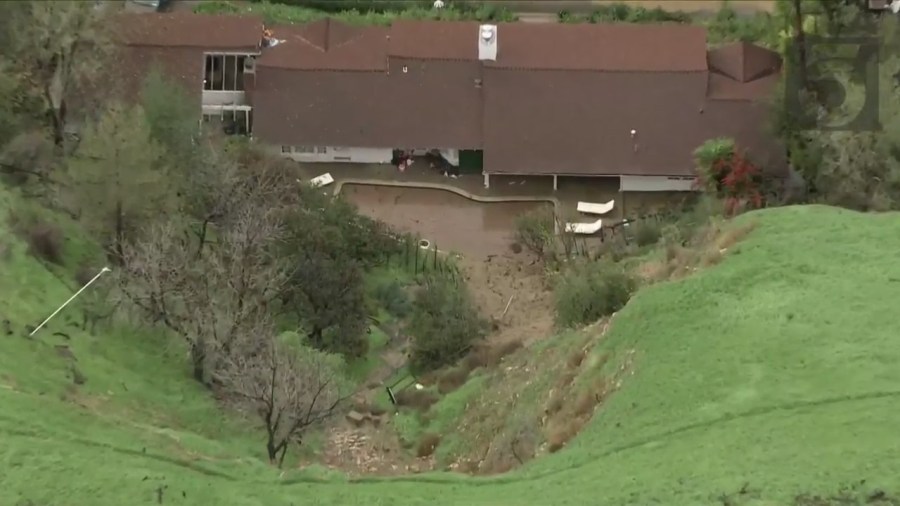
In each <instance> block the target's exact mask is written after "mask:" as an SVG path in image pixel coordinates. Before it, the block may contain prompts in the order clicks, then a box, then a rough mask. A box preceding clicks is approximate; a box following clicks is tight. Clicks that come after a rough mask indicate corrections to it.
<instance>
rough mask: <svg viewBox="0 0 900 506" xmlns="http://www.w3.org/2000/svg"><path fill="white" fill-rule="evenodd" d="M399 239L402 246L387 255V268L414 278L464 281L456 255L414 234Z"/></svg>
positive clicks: (384, 261) (385, 257) (384, 262)
mask: <svg viewBox="0 0 900 506" xmlns="http://www.w3.org/2000/svg"><path fill="white" fill-rule="evenodd" d="M397 239H398V241H399V242H400V246H399V247H398V248H397V249H396V250H395V251H392V252H388V253H387V254H385V256H384V258H383V265H384V266H385V267H397V268H400V269H402V270H405V271H406V272H408V273H410V274H412V275H413V276H419V275H425V274H437V275H440V276H442V277H445V278H447V279H449V280H451V281H454V282H459V280H460V279H462V275H461V273H460V269H459V265H458V264H457V263H456V258H455V255H453V254H452V253H449V252H446V251H441V250H440V249H438V246H437V244H436V243H433V242H431V241H429V240H428V239H423V238H421V237H419V236H416V235H412V234H404V235H402V236H400V237H398V238H397Z"/></svg>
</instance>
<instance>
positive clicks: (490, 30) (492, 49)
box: [478, 25, 497, 61]
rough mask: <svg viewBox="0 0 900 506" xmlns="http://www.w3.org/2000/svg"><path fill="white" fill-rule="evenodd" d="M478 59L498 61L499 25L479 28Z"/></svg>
mask: <svg viewBox="0 0 900 506" xmlns="http://www.w3.org/2000/svg"><path fill="white" fill-rule="evenodd" d="M478 59H479V60H482V61H484V60H490V61H496V60H497V25H481V26H480V27H479V28H478Z"/></svg>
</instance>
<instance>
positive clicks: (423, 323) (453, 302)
mask: <svg viewBox="0 0 900 506" xmlns="http://www.w3.org/2000/svg"><path fill="white" fill-rule="evenodd" d="M409 333H410V334H411V335H412V337H413V345H412V352H411V356H410V368H411V369H412V370H413V371H416V372H424V371H429V370H433V369H437V368H439V367H442V366H445V365H448V364H452V363H454V362H456V361H457V360H459V359H460V358H462V357H463V356H464V355H465V354H466V353H467V352H468V351H469V350H470V348H471V346H472V344H473V343H475V342H476V341H478V340H480V339H482V338H483V337H484V336H485V335H487V325H486V322H485V321H484V320H483V319H482V318H481V317H480V316H479V314H478V309H477V308H476V306H475V305H474V304H473V302H472V300H471V298H470V296H469V293H468V291H467V290H466V288H465V286H463V285H460V284H458V283H456V282H454V281H450V280H448V279H447V278H444V277H440V276H429V277H427V278H426V280H425V283H424V284H423V286H422V287H421V289H420V290H419V292H418V294H417V295H416V298H415V300H414V302H413V315H412V318H411V320H410V323H409Z"/></svg>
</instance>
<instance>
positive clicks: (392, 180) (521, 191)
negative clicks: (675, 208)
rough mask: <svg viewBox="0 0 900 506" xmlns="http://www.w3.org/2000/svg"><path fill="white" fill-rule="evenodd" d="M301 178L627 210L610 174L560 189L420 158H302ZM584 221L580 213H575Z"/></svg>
mask: <svg viewBox="0 0 900 506" xmlns="http://www.w3.org/2000/svg"><path fill="white" fill-rule="evenodd" d="M298 165H299V167H300V173H301V177H302V178H303V180H309V179H312V178H314V177H316V176H319V175H321V174H325V173H330V174H331V176H332V177H333V178H334V181H335V186H334V190H333V192H334V194H338V193H340V192H341V190H342V188H343V186H344V185H346V184H351V185H353V184H355V185H376V186H391V187H406V188H425V189H437V190H446V191H450V192H453V193H456V194H457V195H460V196H463V197H465V198H467V199H470V200H473V201H475V202H485V203H488V202H549V203H551V204H552V205H553V206H554V209H555V210H556V212H557V214H558V215H559V216H565V217H575V216H578V213H577V211H576V206H577V203H578V201H589V202H607V201H609V200H615V201H616V206H615V208H614V209H613V211H612V212H611V213H610V214H609V215H608V216H609V218H611V219H622V217H623V216H624V212H625V209H624V208H623V206H622V205H621V203H622V194H621V193H620V192H619V191H618V181H616V180H614V179H612V178H603V179H600V178H598V179H596V180H589V179H575V178H559V182H558V183H559V184H558V189H557V190H555V191H554V190H553V179H552V178H551V177H548V176H500V175H493V176H491V179H490V182H491V186H490V188H485V187H484V178H483V176H482V175H481V174H462V175H460V176H459V177H457V178H450V177H445V176H443V175H441V174H439V173H438V172H437V171H436V170H434V169H431V168H430V167H429V166H428V165H427V164H425V163H424V162H421V161H420V162H418V163H414V164H413V165H412V166H411V167H409V168H408V169H406V171H404V172H400V171H399V170H397V168H396V167H394V166H392V165H379V164H371V165H368V164H349V163H301V164H298ZM577 219H581V220H584V218H583V217H582V218H577Z"/></svg>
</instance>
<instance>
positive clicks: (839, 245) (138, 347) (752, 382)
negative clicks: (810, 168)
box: [0, 199, 900, 506]
mask: <svg viewBox="0 0 900 506" xmlns="http://www.w3.org/2000/svg"><path fill="white" fill-rule="evenodd" d="M10 200H11V199H4V201H5V202H6V201H10ZM740 220H751V221H755V222H757V223H758V225H757V228H756V230H755V231H754V232H753V233H752V234H751V235H750V236H749V237H748V238H747V240H746V241H745V242H744V243H742V244H741V245H739V246H736V247H734V248H733V249H732V251H730V253H729V255H728V257H727V258H726V259H725V260H724V261H723V262H722V263H721V265H720V266H718V267H716V268H713V269H710V270H708V271H702V272H700V273H697V274H695V275H694V276H691V277H689V278H686V279H683V280H680V281H676V282H668V283H663V284H660V285H656V286H653V287H650V288H646V289H645V290H643V291H641V292H640V293H639V294H638V295H637V296H636V297H635V298H634V299H633V300H632V301H631V302H630V303H629V305H628V306H626V308H625V309H624V310H622V311H621V312H619V313H618V314H617V315H616V318H615V320H614V322H613V325H612V327H611V330H610V331H609V332H608V334H607V336H606V338H605V339H604V340H603V341H602V343H601V344H600V345H599V346H598V347H597V348H596V349H595V350H593V351H592V352H591V356H595V355H596V354H601V353H609V354H611V355H613V357H617V356H621V355H623V354H626V353H633V358H632V362H633V367H634V375H633V376H632V377H630V378H629V380H628V381H627V382H625V383H624V384H623V386H622V388H621V390H620V391H619V392H618V393H617V394H616V395H615V396H613V397H612V398H611V399H610V400H608V402H607V403H606V404H605V406H604V407H603V408H602V410H601V411H600V412H599V414H598V415H597V416H595V418H594V421H593V422H592V423H590V424H589V425H588V426H587V428H586V429H585V431H584V432H583V433H582V434H581V435H579V436H578V437H577V438H575V439H574V440H573V441H572V442H571V444H570V445H569V446H568V448H567V449H566V450H564V451H562V452H559V453H556V454H554V455H551V456H547V457H545V458H542V459H539V460H536V461H534V462H533V463H532V464H530V465H528V466H527V467H526V468H524V469H523V470H521V471H519V472H515V473H513V474H511V475H508V476H504V477H500V478H496V479H490V480H485V479H477V480H476V479H462V478H459V477H456V476H445V475H425V476H421V477H417V478H409V479H393V480H384V481H381V480H371V479H369V480H359V481H360V483H357V484H354V485H351V486H348V485H347V484H345V483H343V484H342V483H341V482H342V481H343V480H341V479H340V478H338V477H336V476H332V475H329V474H327V473H326V474H322V473H321V472H316V471H314V470H307V471H303V472H299V471H286V472H285V473H284V474H283V475H281V476H278V475H275V474H273V473H272V471H271V470H270V468H267V467H266V466H264V465H262V463H261V462H260V461H259V460H257V459H248V458H247V457H246V455H248V454H250V452H248V451H246V450H245V449H247V448H249V444H250V442H248V441H247V436H246V435H244V436H241V435H240V434H241V432H240V431H239V426H236V425H235V422H228V421H225V420H223V419H222V418H221V416H220V415H218V414H217V413H216V411H215V408H214V405H213V403H212V401H211V400H209V399H208V398H205V397H204V395H203V391H202V388H201V387H200V386H199V385H197V384H195V383H193V382H191V381H190V379H189V377H188V376H187V374H186V371H185V369H184V367H183V365H184V358H183V356H180V357H176V356H172V355H168V354H166V353H165V352H164V351H161V350H159V349H155V350H150V349H147V346H146V343H147V339H146V336H145V335H142V334H141V333H135V332H133V331H126V329H115V328H113V329H108V330H105V331H104V333H103V334H102V335H98V336H97V337H91V336H90V335H89V334H87V333H82V332H75V331H72V330H69V329H68V327H66V328H67V330H65V331H66V332H67V333H69V334H70V339H69V340H66V341H65V344H68V345H69V346H70V347H71V348H72V350H73V353H74V354H75V356H76V357H77V362H76V363H77V367H78V368H79V369H80V370H81V372H82V374H83V375H84V376H85V377H86V378H87V381H86V382H85V383H84V385H83V386H81V387H78V388H77V389H74V388H73V387H70V386H67V385H70V384H71V382H72V380H71V379H67V378H66V371H68V370H69V366H68V365H67V359H64V358H62V357H59V356H57V355H58V352H57V351H55V350H54V349H53V348H52V345H53V344H61V343H62V342H63V341H62V340H63V339H64V338H58V337H54V336H53V335H52V333H53V332H55V331H57V330H59V329H58V328H54V327H53V326H52V325H51V328H49V329H47V330H48V332H47V333H44V334H42V335H40V336H39V337H37V338H36V339H27V338H26V337H24V336H23V335H22V334H23V327H24V325H25V324H26V323H28V322H33V321H36V320H39V319H40V318H41V317H42V316H43V314H44V313H46V312H47V311H48V310H49V309H51V308H53V307H54V306H55V305H56V303H57V301H58V300H60V299H63V298H65V297H66V295H67V294H68V293H69V290H68V287H67V286H66V285H65V284H63V283H61V282H60V281H59V280H58V278H57V277H56V276H54V275H53V274H51V273H50V272H49V271H48V270H46V269H45V268H44V267H43V266H41V265H40V264H38V263H37V262H36V261H35V260H34V259H33V258H31V257H30V256H28V255H27V254H26V252H25V246H24V244H23V243H22V242H21V241H20V240H18V239H14V238H13V236H12V235H11V234H10V233H5V234H4V235H3V243H4V248H5V251H6V252H7V253H5V255H4V259H3V264H4V265H3V269H0V274H2V277H0V282H2V286H0V290H2V292H3V293H4V294H13V296H12V297H4V298H3V300H2V301H0V313H2V314H3V315H4V316H5V317H6V318H9V319H10V320H11V329H12V332H13V335H9V336H7V337H5V338H4V339H5V343H6V344H5V345H4V348H5V352H4V354H3V355H2V357H3V371H4V375H3V388H2V389H0V396H2V397H3V404H4V406H8V407H9V409H5V410H4V415H3V417H2V418H0V430H2V431H3V434H4V439H5V441H6V444H5V445H4V447H3V450H2V452H3V457H2V458H3V460H4V461H5V462H7V463H8V465H7V466H6V468H7V469H6V472H5V473H4V475H3V477H2V480H0V481H2V488H0V490H2V492H0V494H2V501H0V502H4V503H12V504H16V503H17V501H18V502H20V503H23V504H26V503H24V502H23V501H24V500H30V501H33V503H34V504H86V503H91V504H97V505H101V506H102V505H104V504H111V505H112V504H122V503H129V504H153V503H155V501H156V499H157V496H156V494H157V493H159V492H158V490H160V487H167V488H162V489H161V490H164V491H163V492H162V493H163V494H164V495H166V497H167V498H168V499H167V503H168V502H169V501H171V503H172V504H206V503H209V502H210V500H212V501H216V502H217V503H220V504H252V503H254V502H253V501H258V502H259V503H260V504H262V503H265V504H285V505H286V504H290V503H291V502H292V501H296V500H299V498H301V497H303V498H307V499H309V498H311V497H314V498H315V503H316V504H346V503H348V502H350V501H365V502H366V503H371V504H400V505H403V504H424V503H426V502H430V501H434V500H440V502H441V503H442V504H472V503H490V504H551V503H552V504H583V503H584V502H585V501H589V500H591V499H596V498H598V497H602V498H603V499H604V503H607V504H626V503H632V504H646V503H648V502H651V501H654V500H659V501H663V502H667V503H672V502H675V503H682V504H684V503H701V504H715V503H716V501H717V500H718V499H717V497H718V496H719V495H721V494H731V493H734V494H737V493H738V491H739V490H741V489H742V488H743V489H744V492H745V493H744V494H743V495H742V496H741V497H757V498H760V499H765V500H770V501H776V503H783V502H785V501H788V500H789V499H790V498H791V497H793V496H795V495H797V494H803V493H807V494H810V493H811V494H822V495H828V494H829V493H832V492H833V491H835V490H837V489H838V488H839V487H840V486H843V485H845V484H849V483H853V482H856V481H858V480H861V479H865V480H867V483H868V485H869V486H870V487H879V486H880V487H886V488H888V489H890V488H894V489H895V488H896V486H897V485H898V484H897V483H896V476H895V473H894V472H893V469H894V467H893V460H892V459H893V456H894V455H895V454H896V452H897V451H898V449H900V448H898V447H897V444H896V439H895V438H893V437H892V434H893V431H894V428H895V426H896V423H897V418H898V417H900V410H898V409H897V408H896V405H895V404H896V403H895V402H893V399H894V398H895V397H896V396H897V395H898V394H900V393H898V392H897V391H896V384H897V382H898V380H900V373H898V372H897V369H896V368H895V367H893V364H895V363H896V361H897V360H898V358H900V357H898V356H897V355H898V352H897V351H896V350H897V349H898V348H897V347H896V346H894V345H893V344H894V342H893V341H894V339H895V335H894V332H893V323H892V320H891V317H890V314H891V311H890V309H889V308H888V307H887V305H888V304H890V303H891V301H892V300H893V299H894V297H895V296H896V294H897V292H898V290H900V289H898V288H897V287H896V286H895V285H896V283H897V281H896V280H897V279H900V271H898V267H897V266H896V265H895V264H896V263H895V262H893V260H892V258H893V253H892V252H893V251H894V250H896V249H897V248H898V247H900V239H898V237H900V219H898V217H897V216H896V215H882V216H868V215H862V214H857V213H855V212H850V211H841V210H837V209H833V208H826V207H797V208H784V209H778V210H767V211H761V212H756V213H751V214H749V215H745V216H744V217H742V218H740ZM848 266H852V268H848ZM57 325H62V326H66V325H65V324H62V323H58V324H57ZM42 332H43V331H42ZM591 356H589V357H588V358H587V360H588V361H590V360H591ZM611 363H613V362H611ZM67 391H68V392H69V393H66V392H67ZM688 455H689V456H690V458H686V457H685V456H688ZM598 476H603V477H604V479H603V480H601V481H597V477H598ZM322 480H324V482H322V483H319V481H322ZM745 484H746V486H745ZM182 493H183V494H184V495H182ZM738 495H740V494H738ZM63 497H64V498H65V499H62V498H63ZM251 497H252V498H253V499H250V498H251ZM826 504H827V503H826Z"/></svg>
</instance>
